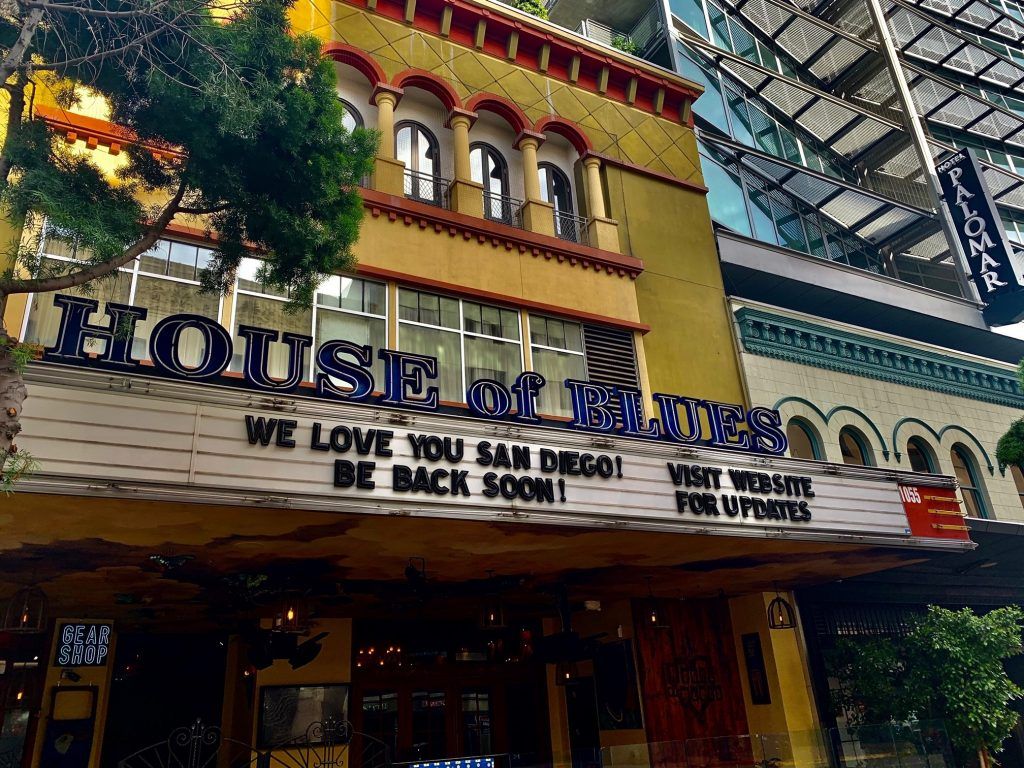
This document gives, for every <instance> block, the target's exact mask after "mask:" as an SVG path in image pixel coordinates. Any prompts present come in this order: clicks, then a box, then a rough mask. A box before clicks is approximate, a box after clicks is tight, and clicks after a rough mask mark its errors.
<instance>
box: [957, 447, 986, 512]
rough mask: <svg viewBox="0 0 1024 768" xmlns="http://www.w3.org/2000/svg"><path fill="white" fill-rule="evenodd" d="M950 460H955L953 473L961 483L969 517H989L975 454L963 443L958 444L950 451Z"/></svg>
mask: <svg viewBox="0 0 1024 768" xmlns="http://www.w3.org/2000/svg"><path fill="white" fill-rule="evenodd" d="M950 458H951V459H952V460H953V472H954V474H955V475H956V479H957V481H958V482H959V483H960V493H961V494H962V495H963V497H964V507H966V509H965V510H964V511H965V512H967V515H968V516H969V517H988V512H987V510H986V507H985V498H984V495H983V494H982V487H981V473H980V472H979V471H978V462H977V461H975V460H974V454H972V453H971V452H970V450H968V448H967V447H966V446H965V445H964V444H963V443H957V444H956V445H954V446H953V450H952V451H950Z"/></svg>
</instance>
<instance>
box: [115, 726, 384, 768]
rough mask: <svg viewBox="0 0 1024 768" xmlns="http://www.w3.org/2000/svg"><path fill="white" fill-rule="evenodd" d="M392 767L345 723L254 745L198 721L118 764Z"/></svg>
mask: <svg viewBox="0 0 1024 768" xmlns="http://www.w3.org/2000/svg"><path fill="white" fill-rule="evenodd" d="M217 766H230V768H391V754H390V750H389V749H388V746H387V745H386V744H385V743H384V742H382V741H380V740H378V739H375V738H373V737H372V736H368V735H366V734H363V733H359V732H358V731H355V730H353V729H352V725H351V723H349V722H347V721H344V720H331V719H328V720H324V721H316V722H313V723H310V724H309V726H308V727H307V728H306V729H305V731H304V732H303V733H302V735H301V736H298V737H296V738H292V739H288V740H285V741H283V742H281V743H279V744H275V745H273V746H269V747H265V746H261V747H256V746H254V745H252V744H249V743H247V742H243V741H239V740H236V739H233V738H231V737H229V736H225V735H224V734H223V733H221V729H220V728H218V727H216V726H209V725H204V724H203V723H202V721H200V720H196V721H195V722H194V723H192V725H189V726H184V727H182V728H176V729H175V730H173V731H171V733H170V735H169V736H168V737H167V738H166V739H165V740H163V741H159V742H157V743H156V744H151V745H150V746H148V747H145V748H143V749H140V750H139V751H137V752H134V753H133V754H131V755H129V756H128V757H125V758H123V759H121V760H118V762H117V768H217Z"/></svg>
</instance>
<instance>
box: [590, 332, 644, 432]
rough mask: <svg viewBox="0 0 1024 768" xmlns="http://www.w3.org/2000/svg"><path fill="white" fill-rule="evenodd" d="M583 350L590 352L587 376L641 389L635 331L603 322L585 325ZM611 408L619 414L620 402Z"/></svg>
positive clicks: (614, 385)
mask: <svg viewBox="0 0 1024 768" xmlns="http://www.w3.org/2000/svg"><path fill="white" fill-rule="evenodd" d="M583 351H584V352H585V353H586V355H587V378H588V379H590V381H592V382H594V383H595V384H606V385H609V386H612V387H628V388H630V389H639V388H640V377H639V376H638V375H637V370H636V349H635V347H634V346H633V334H632V333H630V332H629V331H622V330H619V329H617V328H606V327H602V326H599V325H584V326H583ZM611 410H612V411H613V412H614V413H615V415H616V417H618V416H619V408H618V403H617V402H616V403H612V408H611Z"/></svg>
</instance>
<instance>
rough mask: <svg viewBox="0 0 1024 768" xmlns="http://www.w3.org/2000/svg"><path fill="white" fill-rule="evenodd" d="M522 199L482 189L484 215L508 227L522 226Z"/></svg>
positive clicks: (520, 227)
mask: <svg viewBox="0 0 1024 768" xmlns="http://www.w3.org/2000/svg"><path fill="white" fill-rule="evenodd" d="M522 207H523V201H522V200H517V199H516V198H514V197H509V196H508V195H499V194H498V193H496V192H488V191H486V190H485V191H484V217H485V218H488V219H490V220H491V221H499V222H501V223H502V224H508V225H509V226H510V227H518V228H519V229H522V228H523V213H522Z"/></svg>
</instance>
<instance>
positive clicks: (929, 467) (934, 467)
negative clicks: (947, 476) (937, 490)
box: [907, 437, 938, 474]
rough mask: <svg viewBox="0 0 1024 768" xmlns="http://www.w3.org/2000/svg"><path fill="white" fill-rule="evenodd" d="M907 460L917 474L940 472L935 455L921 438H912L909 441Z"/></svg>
mask: <svg viewBox="0 0 1024 768" xmlns="http://www.w3.org/2000/svg"><path fill="white" fill-rule="evenodd" d="M907 459H908V460H909V461H910V468H911V469H912V470H914V471H915V472H928V473H931V474H935V473H936V472H937V471H938V464H937V463H936V461H935V454H934V453H932V449H931V448H929V447H928V444H927V443H926V442H925V441H924V440H922V439H921V438H920V437H912V438H910V439H909V440H908V441H907Z"/></svg>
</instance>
